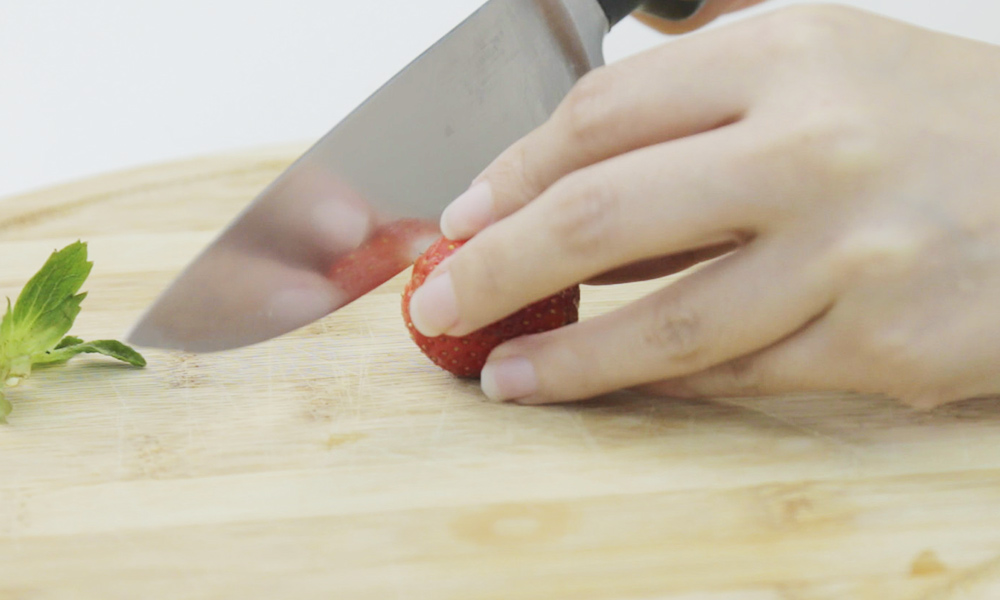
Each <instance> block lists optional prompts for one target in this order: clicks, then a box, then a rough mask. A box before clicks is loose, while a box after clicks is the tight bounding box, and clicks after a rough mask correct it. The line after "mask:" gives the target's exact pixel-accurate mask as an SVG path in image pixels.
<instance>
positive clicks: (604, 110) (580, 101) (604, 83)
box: [556, 67, 620, 153]
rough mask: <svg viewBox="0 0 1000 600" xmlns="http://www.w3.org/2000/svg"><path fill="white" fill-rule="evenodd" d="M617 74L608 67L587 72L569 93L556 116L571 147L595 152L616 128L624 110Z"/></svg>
mask: <svg viewBox="0 0 1000 600" xmlns="http://www.w3.org/2000/svg"><path fill="white" fill-rule="evenodd" d="M613 79H614V77H613V75H612V74H611V71H610V70H609V69H608V68H607V67H598V68H597V69H594V70H593V71H590V72H589V73H587V74H586V75H584V76H583V77H582V78H580V80H579V81H578V82H577V83H576V85H575V86H573V88H572V89H571V90H570V92H569V93H568V94H567V95H566V98H565V99H564V100H563V102H562V104H561V105H560V106H559V108H558V109H557V112H556V115H557V118H558V119H559V121H560V124H561V125H562V127H563V129H564V132H565V135H566V137H567V140H568V143H569V144H570V147H571V148H577V149H578V150H579V151H582V152H583V153H593V152H596V151H598V149H599V148H600V147H601V146H603V144H604V142H605V141H606V138H607V137H608V135H609V134H612V133H613V132H614V130H615V126H614V125H615V119H617V118H619V117H620V111H618V110H617V107H616V106H615V94H614V90H615V89H616V86H615V85H614V81H613Z"/></svg>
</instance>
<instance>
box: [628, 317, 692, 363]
mask: <svg viewBox="0 0 1000 600" xmlns="http://www.w3.org/2000/svg"><path fill="white" fill-rule="evenodd" d="M642 342H643V344H644V345H645V346H646V347H648V348H651V349H652V350H653V351H654V352H656V353H657V354H658V355H660V356H662V357H663V358H665V359H666V360H669V361H671V362H673V363H680V364H681V365H684V366H692V365H694V364H695V363H696V362H697V361H698V360H699V359H700V358H701V355H702V354H703V353H704V352H703V350H704V347H703V346H704V340H703V332H702V323H701V318H700V317H699V315H698V314H697V313H696V312H694V311H692V310H690V309H686V308H682V307H678V306H676V305H674V304H672V303H666V304H663V305H660V306H658V307H657V308H656V311H655V312H654V314H653V318H652V320H651V322H650V323H649V326H648V327H647V328H646V329H645V330H644V332H643V334H642Z"/></svg>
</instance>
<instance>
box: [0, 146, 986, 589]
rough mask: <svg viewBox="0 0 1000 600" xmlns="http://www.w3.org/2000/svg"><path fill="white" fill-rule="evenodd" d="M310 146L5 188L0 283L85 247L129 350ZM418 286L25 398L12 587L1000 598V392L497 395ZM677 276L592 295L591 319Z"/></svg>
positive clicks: (96, 333)
mask: <svg viewBox="0 0 1000 600" xmlns="http://www.w3.org/2000/svg"><path fill="white" fill-rule="evenodd" d="M301 149H302V148H299V147H296V148H287V147H284V148H277V149H268V150H262V151H257V152H249V153H245V154H239V155H231V156H218V157H209V158H203V159H197V160H190V161H187V162H182V163H177V164H169V165H165V166H155V167H151V168H145V169H139V170H133V171H128V172H124V173H116V174H112V175H108V176H105V177H99V178H96V179H92V180H89V181H83V182H78V183H74V184H71V185H66V186H62V187H58V188H54V189H51V190H46V191H41V192H38V193H34V194H29V195H25V196H21V197H16V198H7V199H5V200H2V201H0V294H6V295H14V294H16V292H17V291H18V290H19V288H20V286H21V285H22V284H23V283H24V281H25V280H26V279H27V278H28V277H29V276H30V275H31V274H33V273H34V271H35V270H36V269H37V268H38V267H39V266H40V265H41V263H42V262H43V261H44V259H45V257H46V256H47V255H48V253H49V252H51V251H52V250H53V249H56V248H58V247H62V246H63V245H65V244H66V243H69V242H71V241H73V240H76V239H83V240H85V241H87V242H89V244H90V249H91V256H92V258H93V260H94V261H95V267H94V270H93V274H92V276H91V278H90V280H89V281H88V283H87V286H86V289H87V290H89V293H90V295H89V296H88V298H87V299H86V301H85V302H84V306H83V312H82V314H81V315H80V317H79V319H78V321H77V326H76V328H75V332H76V333H78V334H79V335H81V336H83V337H111V336H119V335H121V333H122V332H123V331H124V330H125V329H126V328H127V327H128V326H129V325H130V324H131V323H132V321H133V319H135V318H136V317H137V316H138V314H139V312H140V311H141V310H142V309H143V307H145V306H146V305H147V304H148V303H149V302H150V301H151V300H153V298H154V296H155V295H156V294H157V293H158V292H159V291H160V290H161V289H162V288H163V286H164V285H165V284H167V282H168V281H169V280H170V279H171V278H172V276H174V275H175V274H176V273H177V272H178V270H179V269H180V268H181V267H182V266H183V265H184V264H185V263H186V262H187V261H188V260H189V259H190V258H192V257H193V256H194V254H195V253H197V252H198V251H199V250H200V249H201V248H202V247H203V245H204V244H206V243H207V242H208V241H209V240H210V239H211V238H212V236H213V235H214V233H215V232H216V231H217V230H218V229H219V228H220V227H221V226H222V225H223V224H224V223H226V222H227V221H228V220H229V219H230V218H231V217H232V216H233V215H234V214H235V213H236V212H237V211H238V210H239V209H240V208H241V207H242V206H243V205H244V204H245V203H246V202H247V201H249V200H250V199H251V198H252V197H253V196H254V195H255V194H256V192H257V191H258V190H260V189H261V188H262V187H263V186H264V185H265V184H266V183H267V182H268V181H270V180H271V179H272V178H273V177H274V176H276V175H277V174H278V173H279V172H280V171H281V170H282V169H283V168H284V167H285V166H286V165H287V164H289V162H290V161H291V159H292V158H293V157H294V156H295V155H296V153H297V152H298V151H300V150H301ZM402 284H403V278H402V276H401V277H399V278H396V279H394V280H393V281H391V282H389V283H387V284H386V285H385V286H383V287H381V288H380V289H379V290H377V291H376V292H375V293H373V294H371V295H369V296H367V297H365V298H363V299H362V300H360V301H358V302H356V303H354V304H352V305H350V306H349V307H348V308H346V309H344V310H343V311H341V312H339V313H337V314H336V315H334V316H331V317H328V318H326V319H324V320H322V321H320V322H318V323H315V324H314V325H311V326H309V327H306V328H305V329H303V330H301V331H297V332H295V333H292V334H289V335H287V336H284V337H282V338H280V339H276V340H273V341H271V342H268V343H264V344H260V345H257V346H254V347H250V348H246V349H242V350H238V351H233V352H230V353H222V354H213V355H189V354H180V353H169V352H155V351H150V352H147V353H146V355H147V358H148V359H149V366H148V367H147V368H146V369H143V370H138V369H133V368H129V367H123V366H121V365H118V364H112V363H111V362H110V361H108V360H103V359H101V358H100V357H96V358H95V357H89V356H88V357H81V358H79V359H76V360H75V361H74V362H72V363H70V364H68V365H65V366H63V367H58V368H52V369H48V370H44V371H39V372H38V373H36V375H35V376H33V377H32V378H31V379H29V380H27V381H25V382H23V383H22V384H21V385H20V386H18V387H16V388H12V389H10V390H9V391H8V397H9V399H10V400H11V401H12V402H13V404H14V413H13V414H12V415H11V418H10V424H9V425H7V426H3V427H0V598H2V599H4V600H8V599H16V600H35V599H45V600H48V599H53V598H76V599H100V600H114V599H129V600H134V599H136V598H171V599H174V598H178V599H179V598H192V599H209V598H212V599H216V598H241V599H257V598H261V599H265V598H266V599H274V598H294V599H297V600H301V599H310V598H324V599H325V598H338V599H340V598H350V599H354V598H357V599H378V600H384V599H414V600H418V599H419V600H424V599H427V600H430V599H434V600H450V599H454V600H472V599H496V600H500V599H504V600H509V599H531V600H561V599H572V600H598V599H600V600H605V599H607V600H611V599H625V600H640V599H641V600H651V599H654V598H669V599H683V600H694V599H699V600H700V599H705V600H730V599H747V600H779V599H781V600H819V599H822V600H831V599H835V598H836V599H839V598H850V599H861V600H865V599H878V600H885V599H906V600H910V599H913V600H916V599H928V600H929V599H959V598H961V599H967V598H983V599H994V600H995V599H996V598H1000V403H998V402H996V401H978V402H965V403H961V404H957V405H953V406H949V407H946V408H943V409H941V410H938V411H936V412H933V413H926V414H923V413H917V412H914V411H911V410H909V409H907V408H905V407H903V406H901V405H899V404H897V403H895V402H892V401H889V400H885V399H880V398H872V397H857V396H838V395H810V396H797V397H788V398H766V399H719V400H713V401H698V402H695V401H679V400H671V399H663V398H653V397H643V396H638V395H631V394H617V395H614V396H612V397H608V398H603V399H600V400H594V401H590V402H586V403H581V404H576V405H571V406H558V407H540V408H527V407H518V406H501V405H496V404H491V403H488V402H486V401H484V400H483V399H482V397H481V395H480V393H479V390H478V388H477V386H476V385H475V384H473V383H468V382H463V381H458V380H456V379H453V378H451V377H450V376H448V375H447V374H445V373H444V372H442V371H439V370H438V369H437V368H436V367H434V366H432V365H431V364H430V363H429V362H428V361H427V360H426V359H424V357H423V356H422V355H420V354H419V352H418V351H417V350H416V348H415V347H414V346H413V345H412V344H411V342H410V341H409V339H408V338H407V334H406V331H405V329H404V327H403V323H402V320H401V318H400V314H399V294H400V291H401V289H402ZM656 285H660V284H659V283H656V284H636V285H628V286H619V287H611V288H601V289H595V288H587V289H585V290H584V297H583V317H584V318H587V317H588V316H591V315H594V314H597V313H600V312H602V311H605V310H610V309H613V308H614V307H615V306H619V305H621V304H622V303H625V302H628V301H629V300H630V299H632V298H635V297H638V296H639V295H642V294H644V293H646V292H648V291H650V290H651V289H652V288H653V287H654V286H656Z"/></svg>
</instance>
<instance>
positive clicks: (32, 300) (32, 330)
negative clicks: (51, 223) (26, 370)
mask: <svg viewBox="0 0 1000 600" xmlns="http://www.w3.org/2000/svg"><path fill="white" fill-rule="evenodd" d="M91 267H93V263H92V262H89V261H88V260H87V245H86V244H84V243H83V242H75V243H73V244H70V245H69V246H66V247H65V248H63V249H62V250H59V251H57V252H53V253H52V255H51V256H49V259H48V260H47V261H45V264H44V265H43V266H42V268H41V269H40V270H39V271H38V273H36V274H35V276H34V277H32V278H31V279H29V280H28V283H26V284H25V286H24V289H22V290H21V294H20V295H19V296H18V297H17V302H15V303H14V306H13V308H11V306H10V300H9V299H8V301H7V314H5V315H4V318H3V324H2V326H0V331H2V340H3V342H2V343H3V351H4V352H3V354H4V356H5V357H14V356H24V355H31V354H34V353H36V352H42V351H45V350H48V349H50V348H52V347H54V346H55V345H56V344H57V343H58V342H59V340H60V339H62V337H63V336H64V335H66V333H67V332H68V331H69V328H70V327H72V326H73V321H75V320H76V316H77V315H78V314H80V303H81V302H83V299H84V298H86V297H87V294H86V292H84V293H82V294H80V293H77V292H79V291H80V288H81V287H82V286H83V282H84V281H86V279H87V276H88V275H90V269H91Z"/></svg>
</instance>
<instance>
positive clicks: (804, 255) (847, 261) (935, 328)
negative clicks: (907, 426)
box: [411, 6, 1000, 407]
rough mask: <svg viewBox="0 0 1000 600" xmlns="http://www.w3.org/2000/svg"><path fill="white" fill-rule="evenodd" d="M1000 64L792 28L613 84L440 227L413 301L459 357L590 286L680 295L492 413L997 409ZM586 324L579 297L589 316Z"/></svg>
mask: <svg viewBox="0 0 1000 600" xmlns="http://www.w3.org/2000/svg"><path fill="white" fill-rule="evenodd" d="M997 73H1000V48H996V47H993V46H990V45H987V44H983V43H978V42H973V41H968V40H964V39H960V38H955V37H950V36H947V35H942V34H939V33H934V32H930V31H927V30H924V29H920V28H916V27H912V26H909V25H905V24H902V23H897V22H894V21H890V20H887V19H884V18H881V17H876V16H874V15H871V14H868V13H865V12H860V11H856V10H853V9H846V8H838V7H828V6H817V7H796V8H790V9H784V10H780V11H777V12H774V13H771V14H768V15H765V16H761V17H757V18H754V19H750V20H746V21H743V22H741V23H738V24H735V25H730V26H728V27H723V28H719V29H716V30H714V31H710V32H704V33H702V34H699V35H695V36H690V37H686V38H682V39H679V40H677V41H675V42H671V43H668V44H666V45H664V46H662V47H660V48H658V49H655V50H653V51H650V52H647V53H644V54H642V55H639V56H635V57H632V58H630V59H628V60H625V61H622V62H621V63H619V64H615V65H612V66H608V67H605V68H602V69H600V70H597V71H595V72H593V73H591V74H589V75H588V76H587V77H585V78H584V79H583V80H582V81H581V82H580V83H579V85H578V86H577V87H576V88H575V89H574V90H573V91H572V92H571V93H570V94H569V96H568V97H567V98H566V100H565V102H564V103H563V104H562V105H561V106H560V108H559V109H558V110H557V111H556V113H555V114H554V115H553V117H552V118H551V120H549V121H548V122H547V123H546V124H545V125H543V126H542V127H540V128H539V129H537V130H536V131H534V132H532V133H531V134H529V135H528V136H526V137H525V138H524V139H522V140H520V141H519V142H517V143H516V144H514V145H513V146H512V147H511V148H510V149H508V150H507V151H506V152H504V153H503V154H502V155H501V156H500V157H498V158H497V160H496V161H495V162H494V163H493V164H492V165H491V166H490V167H489V168H487V169H486V171H485V172H484V173H483V174H482V175H481V176H480V177H479V178H478V180H477V183H476V184H475V185H474V186H473V187H472V188H471V189H470V191H469V192H467V193H466V194H464V195H463V196H462V197H461V198H459V199H458V200H456V201H455V202H454V203H453V204H452V205H451V206H450V207H449V208H448V210H447V211H446V212H445V213H444V215H443V217H442V228H443V230H444V232H445V233H446V234H447V235H449V236H450V237H455V238H466V237H470V236H472V235H473V234H475V237H474V238H473V239H472V240H471V241H470V242H468V243H467V244H466V245H465V246H464V247H463V248H462V249H461V250H460V251H459V252H458V253H456V254H455V255H454V256H453V257H452V258H451V260H449V261H448V262H447V263H445V264H443V265H442V266H441V267H440V268H439V272H438V273H436V274H434V276H433V278H432V279H431V280H430V281H429V282H428V283H427V284H426V285H425V286H424V287H422V288H421V290H420V291H418V292H417V294H414V296H413V302H412V305H411V311H412V315H413V321H414V323H415V324H416V325H417V327H418V328H419V329H420V330H421V331H422V332H424V333H425V334H428V335H436V334H440V333H449V334H453V335H461V334H464V333H467V332H470V331H473V330H475V329H477V328H479V327H482V326H484V325H486V324H488V323H490V322H492V321H495V320H497V319H499V318H501V317H503V316H504V315H507V314H509V313H511V312H513V311H514V310H516V309H518V308H519V307H522V306H525V305H527V304H529V303H530V302H532V301H535V300H537V299H539V298H543V297H545V296H547V295H549V294H551V293H553V292H555V291H557V290H560V289H562V288H565V287H567V286H569V285H571V284H573V283H577V282H588V281H590V282H594V281H598V280H600V279H603V280H605V281H607V280H611V281H617V280H630V279H638V278H647V277H656V276H660V275H664V274H669V273H673V272H676V271H678V270H679V269H682V268H684V267H687V266H689V265H691V264H692V263H695V262H701V261H704V260H705V259H706V258H709V257H715V258H714V260H711V261H710V262H707V263H705V262H701V264H700V265H699V267H698V268H695V269H692V270H690V271H689V272H687V273H685V274H682V275H680V276H679V277H677V278H675V279H674V280H673V281H672V283H669V284H667V285H665V287H663V288H662V289H660V290H658V291H657V292H656V293H653V294H651V295H649V296H647V297H644V298H642V299H640V300H638V301H636V302H634V303H632V304H629V305H626V306H624V307H621V308H620V309H618V310H615V311H613V312H611V313H608V314H605V315H602V316H600V317H597V318H593V319H588V320H585V321H582V322H580V323H578V324H575V325H572V326H569V327H566V328H563V329H560V330H557V331H555V332H550V333H545V334H541V335H536V336H529V337H524V338H520V339H517V340H513V341H511V342H509V343H507V344H505V345H502V346H500V347H498V348H497V349H495V350H494V351H493V353H492V354H491V356H490V359H489V362H488V364H487V367H486V369H485V370H484V372H483V375H482V386H483V389H484V391H485V392H486V394H487V395H488V396H489V397H491V398H493V399H496V400H514V401H519V402H523V403H541V402H552V401H566V400H574V399H582V398H588V397H593V396H596V395H599V394H602V393H605V392H609V391H613V390H617V389H622V388H633V387H643V388H645V389H650V390H657V391H660V392H662V393H666V394H671V395H683V396H699V395H713V396H746V395H759V394H780V393H790V392H803V391H854V392H863V393H877V394H886V395H889V396H893V397H896V398H899V399H901V400H903V401H905V402H908V403H910V404H912V405H914V406H921V407H931V406H935V405H938V404H941V403H944V402H947V401H951V400H957V399H962V398H969V397H975V396H984V395H991V394H996V393H998V392H1000V367H998V365H1000V341H998V340H1000V77H997V76H996V74H997ZM583 302H584V303H586V294H584V300H583Z"/></svg>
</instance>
